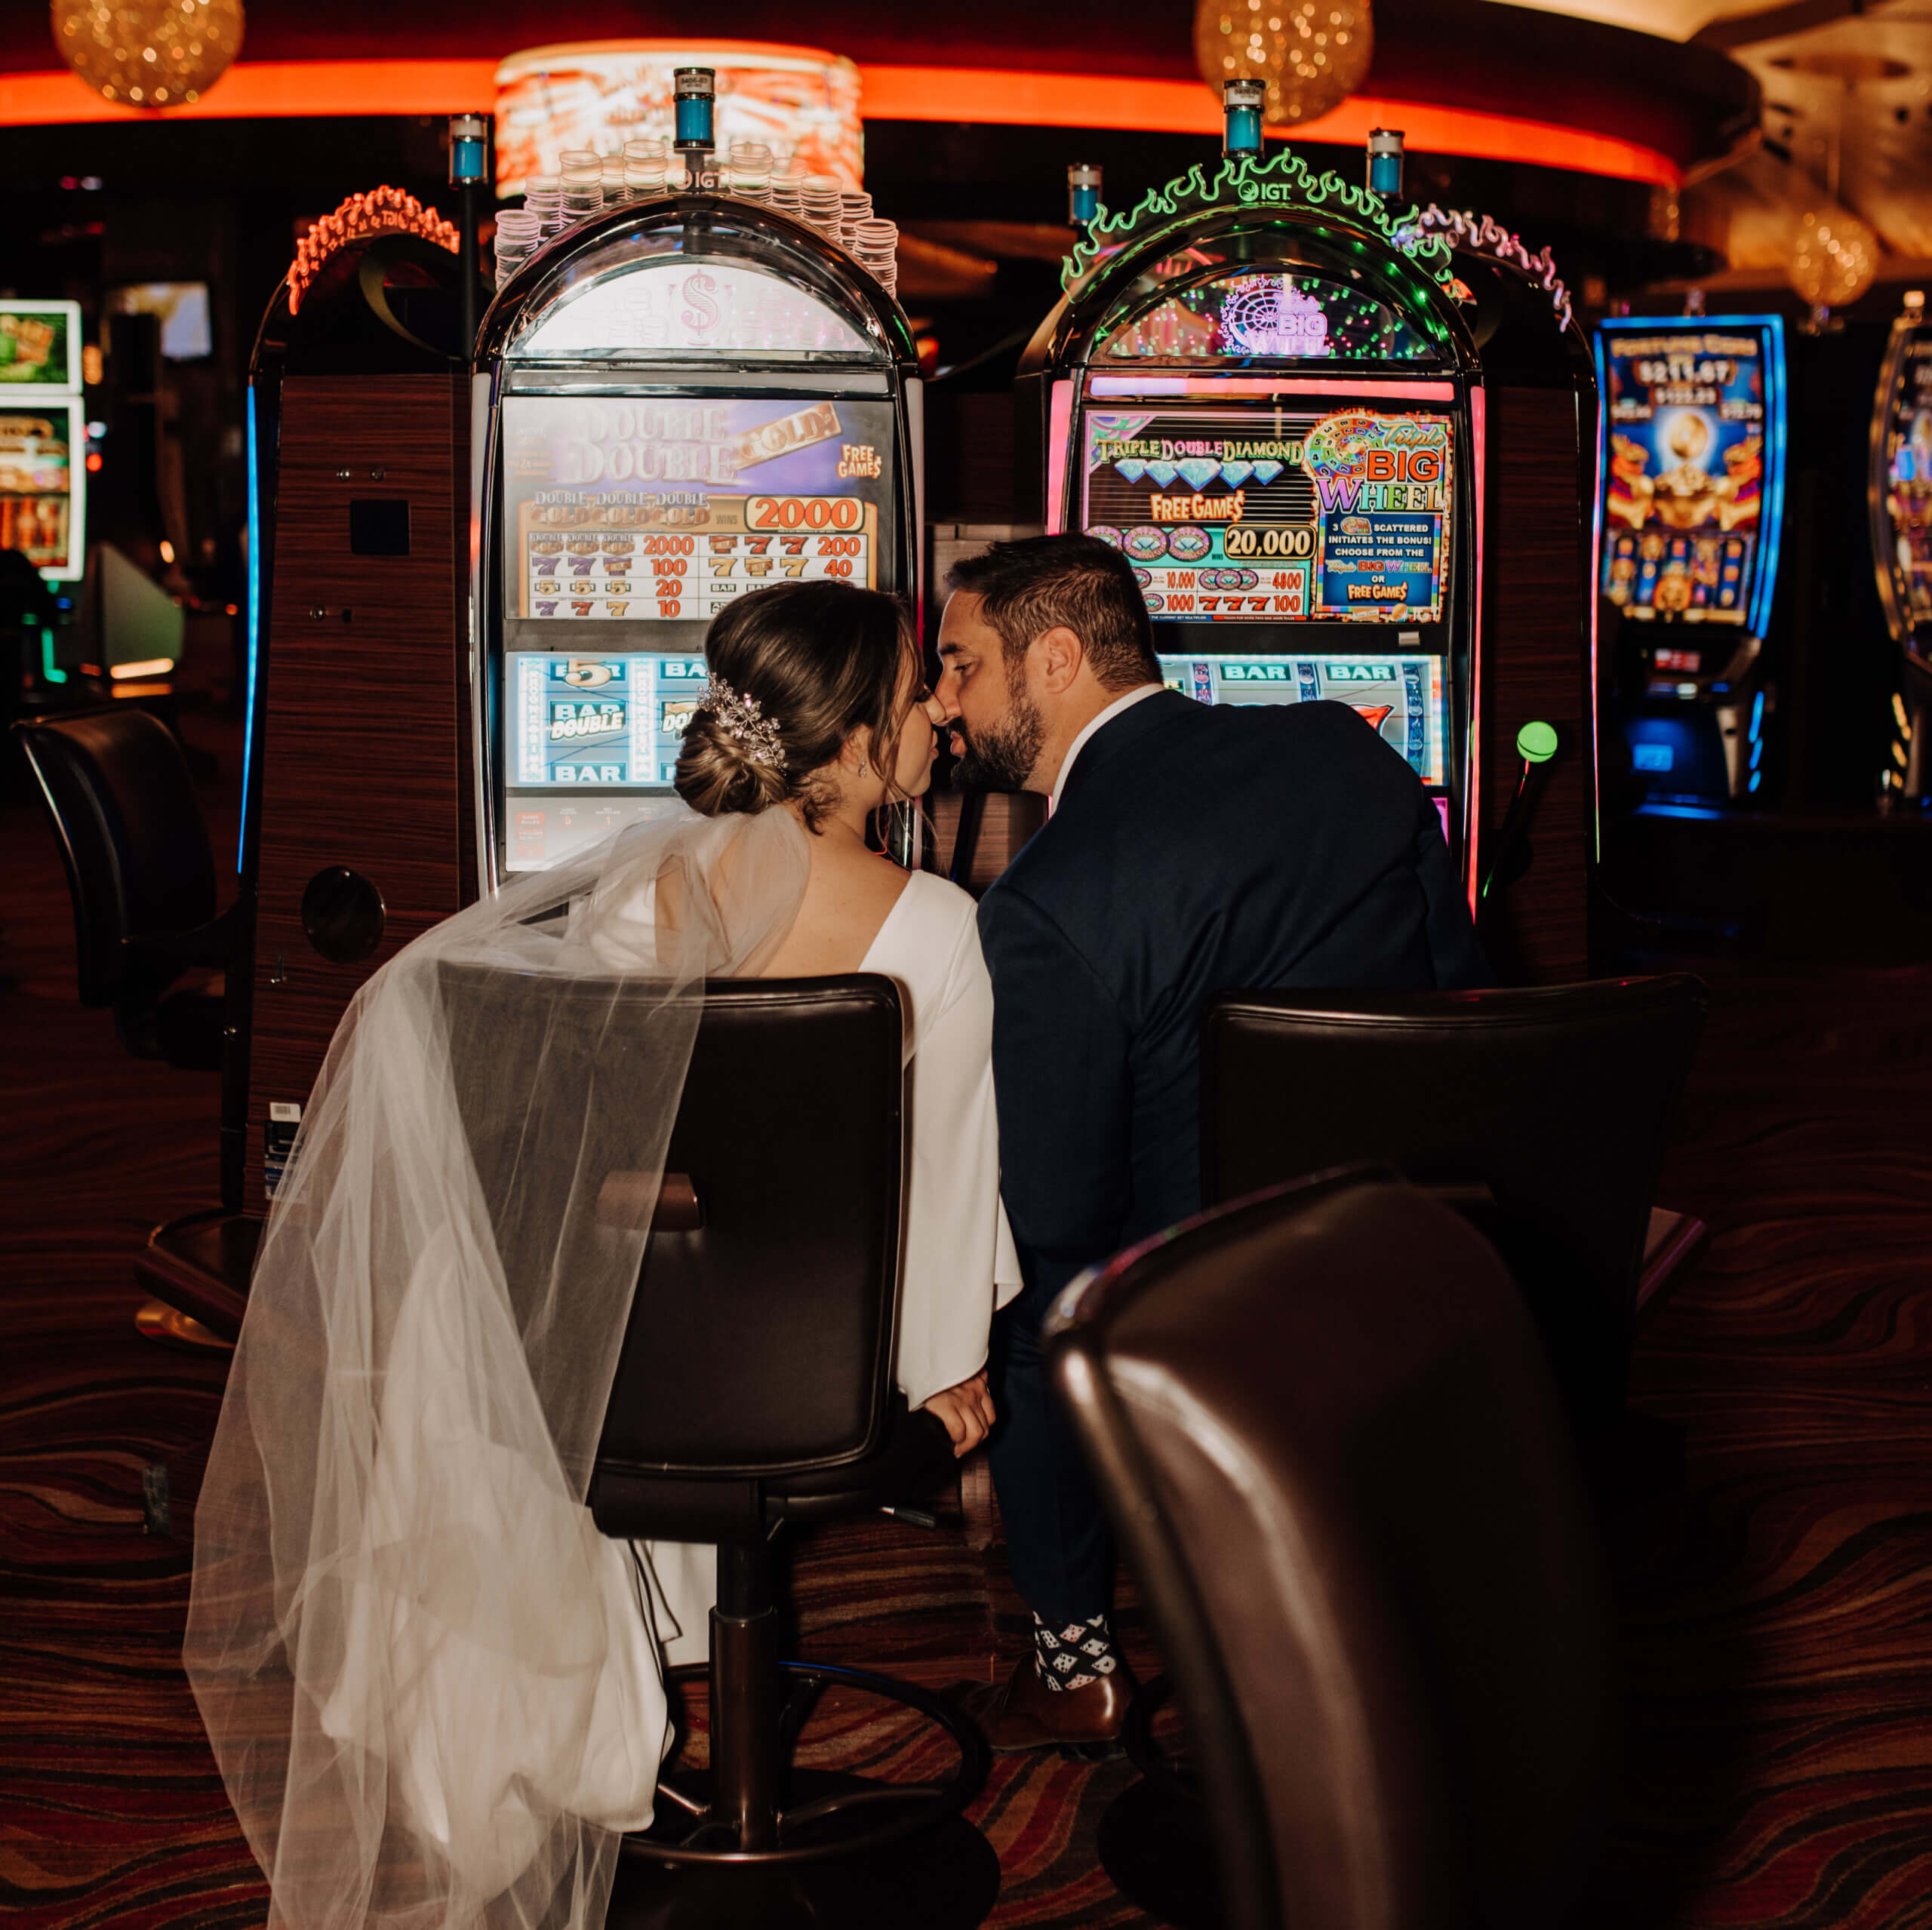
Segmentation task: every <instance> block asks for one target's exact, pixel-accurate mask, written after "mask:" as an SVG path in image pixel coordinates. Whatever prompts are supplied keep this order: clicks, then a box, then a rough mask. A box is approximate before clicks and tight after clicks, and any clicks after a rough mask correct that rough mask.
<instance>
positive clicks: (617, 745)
mask: <svg viewBox="0 0 1932 1930" xmlns="http://www.w3.org/2000/svg"><path fill="white" fill-rule="evenodd" d="M893 433H894V416H893V409H892V405H891V403H890V402H888V401H873V400H870V399H862V400H854V399H851V398H846V397H843V396H836V397H834V396H789V397H783V398H773V397H758V398H749V397H733V396H728V395H718V394H717V393H716V392H711V393H698V394H694V395H674V396H663V397H658V396H648V397H629V396H623V397H579V396H558V395H512V396H509V397H507V398H505V401H504V402H503V497H502V499H503V529H502V534H501V542H502V552H501V553H502V557H503V580H502V584H501V590H502V595H503V613H504V623H503V631H504V639H505V650H504V654H503V675H504V684H505V687H504V689H503V693H502V703H501V707H500V718H501V722H500V729H501V730H502V733H503V743H502V769H503V773H504V788H505V793H506V794H505V797H504V800H503V841H504V850H503V862H504V867H505V868H506V870H507V871H531V870H537V869H541V868H543V867H545V866H547V865H553V864H555V863H556V862H558V860H559V859H562V858H565V857H566V856H569V855H571V853H573V852H575V851H577V850H581V849H582V848H583V847H585V846H586V845H588V844H592V843H594V842H595V841H596V840H597V839H598V838H600V837H604V836H605V835H607V834H608V833H609V832H610V831H614V830H616V829H617V828H620V826H622V825H625V824H628V823H632V822H636V821H637V820H638V819H641V818H645V817H648V816H651V815H652V814H654V813H655V812H657V811H660V810H665V809H666V808H669V800H670V795H671V791H670V786H671V782H672V776H673V775H674V770H675V764H676V761H677V754H678V738H679V737H680V736H681V734H682V733H683V729H684V724H685V721H686V720H687V719H688V718H689V716H690V714H691V711H692V710H693V709H694V708H696V706H697V702H698V699H699V698H700V696H701V695H702V693H703V689H704V683H705V666H704V662H703V639H704V633H705V630H706V626H707V625H709V622H710V620H711V619H712V617H714V616H716V615H717V614H718V613H719V612H720V611H721V610H725V609H728V608H729V607H730V606H731V602H732V601H733V600H734V598H738V597H741V596H744V595H747V594H749V592H752V591H754V590H757V589H763V588H764V587H767V586H768V585H772V584H775V583H782V582H798V581H801V580H804V581H814V580H822V579H833V580H835V581H838V582H849V583H852V584H855V585H859V586H860V587H862V588H866V589H881V588H887V589H889V588H891V587H894V584H893V580H892V578H893V572H894V567H895V566H894V560H893V558H892V556H891V550H890V539H891V536H890V533H891V530H892V527H893V524H892V506H893V502H894V489H895V487H897V478H896V477H895V476H894V458H893Z"/></svg>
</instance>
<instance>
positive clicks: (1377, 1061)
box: [1201, 973, 1706, 1426]
mask: <svg viewBox="0 0 1932 1930" xmlns="http://www.w3.org/2000/svg"><path fill="white" fill-rule="evenodd" d="M1705 1003H1706V994H1705V990H1704V987H1703V982H1701V981H1700V980H1699V979H1695V978H1693V977H1691V976H1689V975H1688V974H1687V973H1677V974H1675V975H1673V976H1669V977H1665V978H1656V979H1607V980H1603V981H1600V982H1592V983H1590V984H1586V985H1557V986H1550V987H1546V988H1534V989H1529V990H1499V991H1476V992H1454V993H1448V992H1441V993H1430V994H1405V993H1335V994H1324V993H1315V994H1309V993H1302V992H1224V993H1222V994H1219V995H1218V996H1217V997H1216V998H1215V999H1214V1000H1212V1001H1211V1003H1210V1005H1209V1006H1208V1009H1207V1014H1206V1016H1205V1018H1204V1021H1203V1036H1202V1049H1201V1197H1202V1198H1203V1200H1204V1201H1206V1202H1207V1203H1213V1202H1215V1201H1217V1200H1229V1199H1234V1198H1238V1197H1241V1195H1243V1194H1247V1193H1251V1192H1253V1191H1255V1190H1256V1189H1257V1188H1260V1187H1263V1186H1266V1185H1273V1184H1275V1183H1278V1182H1281V1181H1284V1180H1288V1179H1298V1178H1300V1177H1301V1176H1303V1175H1305V1174H1307V1173H1311V1172H1323V1171H1325V1170H1327V1169H1329V1168H1331V1167H1334V1166H1342V1165H1346V1164H1349V1163H1355V1162H1358V1161H1361V1160H1375V1161H1378V1162H1386V1163H1389V1164H1390V1165H1392V1166H1395V1168H1397V1169H1398V1170H1399V1171H1400V1172H1402V1173H1404V1175H1405V1176H1407V1178H1409V1179H1411V1180H1414V1181H1415V1182H1417V1183H1418V1184H1421V1185H1442V1186H1447V1187H1452V1188H1470V1189H1472V1191H1481V1190H1482V1189H1484V1188H1486V1189H1487V1193H1488V1194H1489V1195H1490V1196H1491V1198H1493V1200H1494V1210H1493V1211H1492V1210H1485V1209H1484V1208H1483V1207H1482V1206H1477V1207H1475V1209H1473V1216H1474V1217H1475V1219H1477V1221H1478V1224H1479V1225H1481V1226H1482V1228H1483V1230H1484V1231H1485V1232H1486V1233H1487V1234H1490V1235H1491V1237H1492V1238H1494V1240H1496V1241H1497V1243H1498V1244H1499V1246H1501V1247H1502V1249H1503V1252H1504V1257H1505V1258H1506V1259H1507V1260H1508V1261H1509V1263H1510V1265H1511V1267H1512V1269H1513V1270H1514V1271H1515V1273H1516V1274H1517V1277H1518V1283H1519V1284H1520V1285H1521V1287H1522V1288H1523V1290H1524V1292H1525V1294H1526V1295H1527V1296H1528V1298H1529V1299H1530V1302H1531V1311H1533V1312H1534V1314H1535V1315H1536V1317H1537V1322H1538V1323H1539V1325H1540V1326H1541V1327H1542V1329H1543V1335H1544V1339H1545V1341H1546V1344H1547V1345H1548V1346H1549V1348H1550V1351H1551V1355H1552V1360H1553V1361H1554V1363H1555V1366H1556V1369H1557V1375H1558V1381H1559V1383H1560V1384H1561V1387H1562V1388H1563V1391H1564V1396H1565V1398H1566V1400H1567V1401H1568V1403H1570V1405H1571V1409H1572V1412H1573V1414H1574V1415H1576V1417H1577V1418H1578V1419H1579V1421H1581V1422H1583V1424H1585V1425H1586V1426H1589V1425H1593V1424H1595V1423H1597V1422H1598V1421H1601V1419H1602V1418H1604V1417H1605V1416H1606V1415H1608V1414H1610V1413H1612V1412H1614V1411H1615V1409H1616V1408H1617V1406H1618V1404H1619V1403H1620V1401H1621V1399H1622V1392H1623V1382H1624V1379H1625V1377H1626V1372H1627V1369H1628V1357H1629V1348H1630V1339H1631V1323H1632V1319H1633V1317H1634V1315H1635V1305H1636V1292H1637V1282H1638V1272H1639V1269H1640V1267H1641V1262H1642V1259H1643V1254H1644V1237H1645V1234H1646V1233H1647V1230H1648V1227H1649V1221H1650V1209H1651V1203H1652V1196H1653V1193H1654V1188H1655V1187H1656V1184H1657V1174H1658V1171H1659V1169H1660V1167H1661V1166H1662V1164H1663V1156H1664V1152H1665V1149H1666V1144H1667V1142H1668V1139H1669V1131H1670V1122H1671V1117H1672V1113H1673V1112H1674V1111H1675V1107H1676V1104H1677V1099H1678V1093H1680V1091H1681V1089H1682V1086H1683V1083H1684V1077H1685V1075H1686V1074H1687V1072H1688V1071H1689V1069H1690V1059H1691V1055H1692V1053H1693V1051H1694V1049H1695V1047H1696V1044H1697V1035H1698V1032H1699V1031H1700V1028H1701V1026H1702V1025H1703V1013H1704V1006H1705Z"/></svg>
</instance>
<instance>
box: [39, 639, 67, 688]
mask: <svg viewBox="0 0 1932 1930" xmlns="http://www.w3.org/2000/svg"><path fill="white" fill-rule="evenodd" d="M40 674H41V675H42V676H43V677H44V678H46V679H47V681H48V683H50V684H64V683H66V681H67V673H66V672H65V671H64V670H57V669H56V668H54V632H52V631H51V630H43V631H42V632H41V633H40Z"/></svg>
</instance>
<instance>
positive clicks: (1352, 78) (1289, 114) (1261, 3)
mask: <svg viewBox="0 0 1932 1930" xmlns="http://www.w3.org/2000/svg"><path fill="white" fill-rule="evenodd" d="M1374 53H1375V21H1374V14H1373V13H1372V12H1371V8H1370V3H1369V0H1199V4H1198V6H1197V8H1196V9H1195V15H1194V58H1195V63H1196V64H1197V65H1198V66H1199V67H1200V69H1201V78H1202V79H1203V80H1204V81H1206V82H1207V85H1209V86H1210V87H1211V88H1213V89H1214V94H1215V97H1216V98H1217V100H1218V99H1219V98H1220V92H1221V84H1222V82H1223V81H1233V80H1254V81H1261V82H1262V83H1263V85H1265V86H1266V88H1267V90H1268V99H1267V102H1266V105H1265V106H1263V109H1262V118H1263V120H1264V121H1266V123H1267V124H1268V125H1269V126H1270V127H1273V128H1294V127H1299V126H1300V125H1301V124H1303V123H1304V122H1305V121H1318V120H1319V119H1320V118H1321V116H1322V115H1324V114H1325V113H1327V112H1328V110H1329V109H1331V107H1335V106H1339V105H1340V103H1342V102H1343V101H1344V100H1347V98H1348V97H1349V95H1350V94H1353V93H1354V92H1355V89H1356V88H1358V87H1360V86H1361V84H1362V82H1363V81H1364V80H1365V79H1366V78H1367V75H1368V63H1369V61H1370V60H1371V58H1372V57H1374Z"/></svg>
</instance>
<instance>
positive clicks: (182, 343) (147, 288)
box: [107, 281, 214, 362]
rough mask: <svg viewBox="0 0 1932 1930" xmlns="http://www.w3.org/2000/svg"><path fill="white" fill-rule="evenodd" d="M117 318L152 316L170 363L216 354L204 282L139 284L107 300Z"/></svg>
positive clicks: (199, 358) (206, 289)
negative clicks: (158, 328)
mask: <svg viewBox="0 0 1932 1930" xmlns="http://www.w3.org/2000/svg"><path fill="white" fill-rule="evenodd" d="M107 306H108V307H109V309H111V310H112V312H114V313H115V315H152V316H154V317H155V319H156V320H157V321H159V323H160V324H161V352H162V355H165V356H166V357H167V358H168V361H171V362H198V361H201V360H202V358H203V357H204V356H207V355H213V354H214V328H213V327H212V325H211V323H210V321H209V318H208V284H207V283H206V282H205V281H136V282H133V283H131V284H129V285H128V287H125V288H116V289H115V290H113V291H112V293H110V294H109V297H108V298H107Z"/></svg>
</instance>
